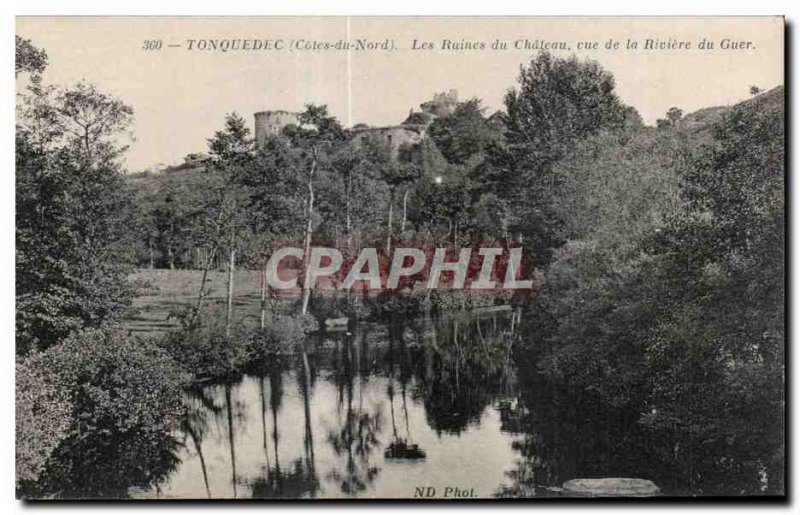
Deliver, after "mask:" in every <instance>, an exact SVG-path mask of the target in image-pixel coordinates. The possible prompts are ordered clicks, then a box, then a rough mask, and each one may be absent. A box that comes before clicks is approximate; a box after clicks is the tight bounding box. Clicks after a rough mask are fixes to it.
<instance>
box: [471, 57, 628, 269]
mask: <svg viewBox="0 0 800 515" xmlns="http://www.w3.org/2000/svg"><path fill="white" fill-rule="evenodd" d="M518 82H519V87H518V88H517V89H513V90H511V91H509V92H508V93H507V94H506V97H505V105H506V111H507V116H506V117H505V126H506V131H505V144H504V145H503V146H501V147H500V148H498V149H495V150H494V151H493V152H491V153H490V156H489V168H490V170H489V171H488V172H487V174H488V175H489V176H491V177H492V178H493V182H492V183H490V184H488V185H487V186H488V188H487V189H488V191H486V192H492V193H495V194H496V195H497V196H498V197H499V198H501V199H504V200H505V201H506V202H508V208H507V209H505V210H504V211H505V212H506V213H507V215H508V219H507V220H505V221H504V225H506V226H507V227H508V230H509V232H512V233H514V234H515V238H516V239H517V240H518V241H519V242H520V243H522V242H525V243H526V244H528V245H530V246H531V247H532V249H533V252H534V256H535V263H536V264H537V265H540V266H541V265H544V264H546V263H547V262H548V261H549V260H550V256H551V252H552V249H554V248H556V247H558V246H559V245H561V244H562V243H563V234H562V221H561V220H559V219H558V217H557V216H555V213H554V211H553V205H552V198H553V197H554V194H553V190H554V188H557V187H558V184H557V177H556V176H554V175H553V172H552V166H553V164H554V163H556V162H557V161H559V160H560V159H562V158H564V157H565V156H567V155H568V154H569V152H571V150H572V149H573V147H574V145H575V144H576V143H577V142H578V141H580V140H582V139H584V138H586V137H587V136H590V135H592V134H595V133H597V132H598V131H599V130H601V129H609V130H620V129H623V128H624V127H625V126H627V125H630V124H637V123H640V121H639V120H638V115H636V114H635V112H632V111H631V110H630V109H629V108H627V107H625V106H624V105H623V104H622V102H620V100H619V98H618V97H617V95H616V93H615V92H614V78H613V76H612V75H611V74H610V73H608V72H607V71H605V70H604V69H603V68H602V67H601V66H600V65H599V64H598V63H597V62H594V61H579V60H578V59H577V58H575V57H571V58H569V59H561V58H556V57H554V56H552V55H551V54H550V53H548V52H542V53H540V54H539V55H538V56H536V57H535V58H533V59H532V60H531V62H530V63H529V65H528V66H527V67H522V68H521V70H520V75H519V79H518Z"/></svg>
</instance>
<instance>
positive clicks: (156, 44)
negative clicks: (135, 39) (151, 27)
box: [142, 39, 161, 51]
mask: <svg viewBox="0 0 800 515" xmlns="http://www.w3.org/2000/svg"><path fill="white" fill-rule="evenodd" d="M142 50H150V51H155V50H161V40H160V39H145V40H144V44H143V45H142Z"/></svg>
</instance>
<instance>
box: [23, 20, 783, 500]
mask: <svg viewBox="0 0 800 515" xmlns="http://www.w3.org/2000/svg"><path fill="white" fill-rule="evenodd" d="M784 41H785V22H784V19H783V18H781V17H631V18H623V17H601V18H580V17H572V18H568V17H563V18H559V17H555V18H554V17H543V18H536V17H347V16H340V17H218V18H214V17H130V18H128V17H18V18H17V19H16V65H15V72H16V99H15V105H16V140H15V143H16V171H15V177H16V187H15V190H16V342H15V349H16V482H15V489H16V493H17V497H18V498H20V499H25V500H50V499H53V500H58V499H71V500H74V499H161V500H166V499H193V500H206V499H229V500H234V499H235V500H243V499H331V498H344V499H407V500H455V501H465V500H475V499H509V498H512V499H516V498H529V499H553V498H555V499H563V500H570V499H576V498H605V497H614V498H619V499H628V498H635V499H639V500H641V498H643V497H646V498H648V499H653V500H659V499H665V498H676V497H677V498H684V497H707V496H711V497H718V498H719V497H726V498H727V497H761V498H764V499H767V498H778V499H780V498H784V497H785V495H786V485H785V483H784V481H785V477H786V454H785V452H786V437H787V435H786V432H785V421H786V417H785V411H786V405H785V384H786V373H785V372H786V371H785V367H784V355H785V354H784V352H785V336H786V335H785V319H784V310H785V285H784V280H785V261H784V259H785V205H786V199H785V175H786V174H785V148H784V137H785V105H786V98H785V97H786V93H785V90H784V80H785V70H784Z"/></svg>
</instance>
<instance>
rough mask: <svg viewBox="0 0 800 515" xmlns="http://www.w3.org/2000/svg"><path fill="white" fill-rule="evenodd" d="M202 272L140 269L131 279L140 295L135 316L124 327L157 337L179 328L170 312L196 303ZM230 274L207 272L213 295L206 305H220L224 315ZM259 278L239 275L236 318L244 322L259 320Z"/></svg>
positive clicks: (251, 272) (253, 274)
mask: <svg viewBox="0 0 800 515" xmlns="http://www.w3.org/2000/svg"><path fill="white" fill-rule="evenodd" d="M202 277H203V272H202V271H201V270H150V269H139V270H137V271H136V272H134V273H133V274H131V276H130V280H131V281H132V282H133V283H134V284H135V285H136V286H137V288H138V294H137V296H136V298H135V299H134V302H133V305H134V307H135V308H136V309H137V310H138V313H137V314H136V316H133V317H131V318H130V319H129V320H127V322H126V324H125V328H126V329H127V330H128V331H129V332H130V333H133V334H137V335H140V336H148V335H156V334H158V333H163V332H166V331H167V330H169V329H170V328H173V327H177V325H178V324H177V322H176V320H174V319H170V316H169V315H170V313H172V312H174V311H176V310H178V309H180V308H181V307H182V306H184V305H186V304H192V303H194V302H196V301H197V292H198V290H199V288H200V281H201V280H202ZM227 282H228V274H227V272H224V271H211V272H209V273H208V277H207V281H206V286H207V287H208V288H210V293H209V294H207V296H206V305H208V306H215V305H216V306H218V307H219V308H220V311H221V312H224V304H225V299H226V296H227ZM259 291H260V277H259V272H258V271H256V270H241V271H237V272H236V280H235V283H234V310H235V313H234V316H235V317H236V319H237V320H240V321H243V322H253V321H256V320H258V316H259V306H260V293H259Z"/></svg>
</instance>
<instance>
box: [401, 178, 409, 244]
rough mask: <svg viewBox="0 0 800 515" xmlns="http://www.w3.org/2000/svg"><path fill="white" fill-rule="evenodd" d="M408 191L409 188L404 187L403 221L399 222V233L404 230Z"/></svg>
mask: <svg viewBox="0 0 800 515" xmlns="http://www.w3.org/2000/svg"><path fill="white" fill-rule="evenodd" d="M408 192H409V189H408V188H406V192H405V193H403V222H402V223H401V224H400V234H402V233H404V232H405V230H406V213H408V209H407V206H408Z"/></svg>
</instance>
